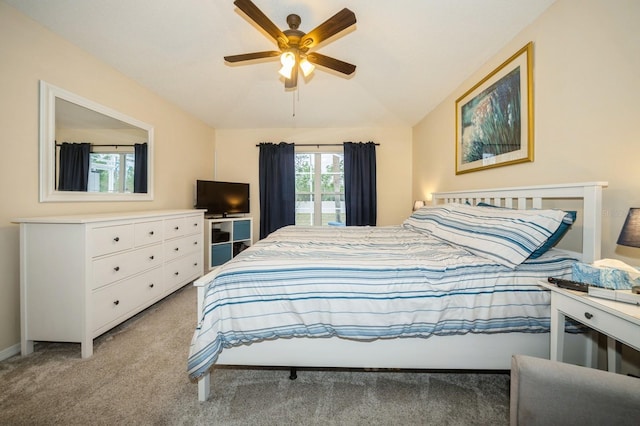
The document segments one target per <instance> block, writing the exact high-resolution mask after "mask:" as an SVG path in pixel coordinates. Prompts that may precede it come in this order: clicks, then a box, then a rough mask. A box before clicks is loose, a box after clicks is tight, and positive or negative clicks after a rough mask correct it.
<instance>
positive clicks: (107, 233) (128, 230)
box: [90, 224, 133, 257]
mask: <svg viewBox="0 0 640 426" xmlns="http://www.w3.org/2000/svg"><path fill="white" fill-rule="evenodd" d="M90 241H91V242H90V244H91V256H93V257H97V256H102V255H105V254H110V253H116V252H118V251H121V250H126V249H130V248H132V247H133V224H126V225H113V226H104V227H100V228H94V229H92V230H91V234H90Z"/></svg>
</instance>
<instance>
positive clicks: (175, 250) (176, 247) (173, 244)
mask: <svg viewBox="0 0 640 426" xmlns="http://www.w3.org/2000/svg"><path fill="white" fill-rule="evenodd" d="M200 247H202V235H201V234H197V235H189V236H187V237H184V238H179V239H175V240H171V241H166V242H165V244H164V255H165V259H166V260H172V259H177V258H178V257H180V256H183V255H186V254H189V253H193V252H194V251H199V250H200Z"/></svg>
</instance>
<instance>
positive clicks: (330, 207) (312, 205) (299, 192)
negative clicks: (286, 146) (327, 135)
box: [296, 152, 346, 226]
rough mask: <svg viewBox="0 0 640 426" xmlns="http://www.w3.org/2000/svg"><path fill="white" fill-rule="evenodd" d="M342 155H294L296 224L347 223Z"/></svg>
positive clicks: (317, 153)
mask: <svg viewBox="0 0 640 426" xmlns="http://www.w3.org/2000/svg"><path fill="white" fill-rule="evenodd" d="M345 214H346V213H345V204H344V155H343V154H342V153H319V152H315V153H297V154H296V225H314V226H322V225H329V224H336V223H339V224H344V223H346V216H345Z"/></svg>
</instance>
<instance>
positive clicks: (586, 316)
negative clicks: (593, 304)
mask: <svg viewBox="0 0 640 426" xmlns="http://www.w3.org/2000/svg"><path fill="white" fill-rule="evenodd" d="M584 317H585V318H586V319H591V318H593V314H592V313H590V312H585V313H584Z"/></svg>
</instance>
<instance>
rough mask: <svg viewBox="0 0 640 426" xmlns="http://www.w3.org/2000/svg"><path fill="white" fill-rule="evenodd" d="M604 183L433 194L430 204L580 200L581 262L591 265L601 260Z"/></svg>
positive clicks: (521, 205) (520, 205)
mask: <svg viewBox="0 0 640 426" xmlns="http://www.w3.org/2000/svg"><path fill="white" fill-rule="evenodd" d="M607 186H608V183H607V182H585V183H568V184H557V185H541V186H521V187H513V188H495V189H478V190H465V191H451V192H435V193H433V204H443V203H469V204H473V205H475V204H478V203H480V202H485V203H488V204H493V205H496V206H502V207H507V208H516V209H527V208H534V209H539V208H542V204H543V201H544V200H553V201H554V202H555V201H562V200H576V199H578V200H581V201H582V253H577V254H578V255H580V256H581V260H582V261H583V262H586V263H591V262H593V261H594V260H597V259H600V251H601V239H602V188H605V187H607Z"/></svg>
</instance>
